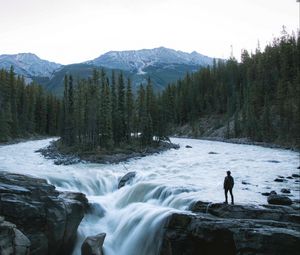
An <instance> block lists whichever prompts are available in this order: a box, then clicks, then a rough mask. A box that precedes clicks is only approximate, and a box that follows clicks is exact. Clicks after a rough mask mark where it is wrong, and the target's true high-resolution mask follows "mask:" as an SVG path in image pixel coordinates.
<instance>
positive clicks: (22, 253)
mask: <svg viewBox="0 0 300 255" xmlns="http://www.w3.org/2000/svg"><path fill="white" fill-rule="evenodd" d="M29 247H30V241H29V239H28V238H27V237H26V236H25V235H24V234H23V233H22V232H21V231H20V230H19V229H17V228H16V225H14V224H12V223H10V222H7V221H4V217H2V216H0V254H1V255H11V254H13V255H29Z"/></svg>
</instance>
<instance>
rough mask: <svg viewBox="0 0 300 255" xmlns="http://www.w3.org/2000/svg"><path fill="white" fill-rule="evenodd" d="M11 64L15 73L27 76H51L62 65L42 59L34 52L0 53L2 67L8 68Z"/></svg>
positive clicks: (0, 65) (0, 66)
mask: <svg viewBox="0 0 300 255" xmlns="http://www.w3.org/2000/svg"><path fill="white" fill-rule="evenodd" d="M11 66H13V67H14V70H15V73H17V74H19V75H24V76H25V77H27V78H32V77H36V76H41V77H50V76H51V75H52V73H53V72H54V71H55V70H57V69H58V68H59V67H61V65H60V64H57V63H54V62H50V61H47V60H43V59H40V58H39V57H38V56H36V55H35V54H32V53H19V54H12V55H8V54H5V55H0V68H4V69H6V70H8V69H9V68H10V67H11Z"/></svg>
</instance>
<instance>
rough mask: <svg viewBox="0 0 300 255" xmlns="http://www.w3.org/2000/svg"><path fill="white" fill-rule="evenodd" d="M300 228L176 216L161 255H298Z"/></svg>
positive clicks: (168, 225)
mask: <svg viewBox="0 0 300 255" xmlns="http://www.w3.org/2000/svg"><path fill="white" fill-rule="evenodd" d="M299 229H300V226H299V224H297V225H295V224H291V223H282V222H275V221H271V220H253V219H248V220H245V219H242V220H240V219H230V218H229V219H224V218H217V217H215V216H212V215H209V214H203V213H199V214H197V215H191V214H177V213H175V214H173V215H171V216H170V218H169V219H168V221H167V223H166V225H165V231H164V235H163V240H162V245H161V249H160V253H159V254H160V255H199V254H201V255H214V254H216V255H217V254H226V255H231V254H232V255H234V254H247V255H254V254H265V255H284V254H289V255H294V254H295V255H296V254H298V251H299V249H300V233H299Z"/></svg>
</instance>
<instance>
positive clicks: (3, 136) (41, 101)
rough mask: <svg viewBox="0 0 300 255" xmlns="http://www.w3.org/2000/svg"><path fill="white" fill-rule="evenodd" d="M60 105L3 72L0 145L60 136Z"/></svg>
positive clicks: (0, 79) (33, 86)
mask: <svg viewBox="0 0 300 255" xmlns="http://www.w3.org/2000/svg"><path fill="white" fill-rule="evenodd" d="M60 105H61V102H60V100H59V99H57V98H55V97H54V96H53V95H51V94H50V93H46V92H45V91H44V89H43V88H42V87H41V86H39V85H36V84H34V83H33V84H30V85H25V81H24V78H23V77H20V76H16V75H15V73H14V69H13V67H12V68H11V69H10V71H5V70H0V142H6V141H10V140H11V139H16V138H23V137H31V136H33V135H37V134H38V135H51V136H53V135H58V134H59V130H60V108H61V106H60Z"/></svg>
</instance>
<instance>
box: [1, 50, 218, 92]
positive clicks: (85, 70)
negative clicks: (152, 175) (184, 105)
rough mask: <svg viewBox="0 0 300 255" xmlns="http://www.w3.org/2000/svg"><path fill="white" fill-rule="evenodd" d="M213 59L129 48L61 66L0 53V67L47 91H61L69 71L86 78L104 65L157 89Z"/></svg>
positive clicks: (24, 55) (33, 57)
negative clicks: (10, 69)
mask: <svg viewBox="0 0 300 255" xmlns="http://www.w3.org/2000/svg"><path fill="white" fill-rule="evenodd" d="M212 63H213V58H210V57H207V56H204V55H202V54H199V53H197V52H195V51H194V52H192V53H186V52H183V51H176V50H173V49H168V48H164V47H159V48H154V49H143V50H132V51H110V52H107V53H105V54H103V55H101V56H99V57H97V58H95V59H93V60H89V61H86V62H83V63H79V64H71V65H61V64H58V63H54V62H50V61H47V60H43V59H40V58H39V57H38V56H36V55H35V54H32V53H19V54H12V55H8V54H5V55H0V68H4V69H9V68H10V67H11V66H13V67H14V71H15V73H16V74H19V75H23V76H24V77H25V78H26V80H27V81H36V82H38V83H40V84H42V85H43V86H45V87H46V88H47V89H49V90H50V91H52V92H54V93H56V94H61V93H62V90H63V79H64V76H65V75H66V74H71V75H73V76H74V78H75V79H77V78H87V77H89V76H91V75H92V71H93V69H94V68H104V69H105V71H106V72H108V73H111V71H112V70H117V71H122V72H123V73H124V75H125V76H126V77H128V78H130V79H131V80H132V84H133V87H134V88H136V87H137V86H139V85H140V84H141V83H144V82H145V81H146V80H147V78H148V77H150V78H151V80H152V82H153V87H154V88H155V89H156V90H161V89H163V88H164V87H165V86H166V85H167V84H169V83H171V82H173V81H176V80H178V79H180V78H182V77H184V75H185V74H186V73H187V72H195V71H197V70H199V69H200V68H201V67H204V66H208V65H212Z"/></svg>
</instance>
